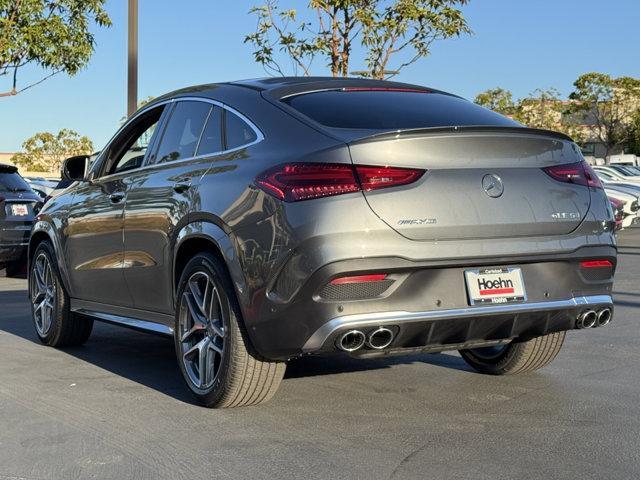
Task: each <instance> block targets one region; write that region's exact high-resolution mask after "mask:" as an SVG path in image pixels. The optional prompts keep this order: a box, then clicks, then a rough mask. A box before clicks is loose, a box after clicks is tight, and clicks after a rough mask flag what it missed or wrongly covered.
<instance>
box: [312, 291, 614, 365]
mask: <svg viewBox="0 0 640 480" xmlns="http://www.w3.org/2000/svg"><path fill="white" fill-rule="evenodd" d="M605 308H608V309H610V310H613V299H612V298H611V296H610V295H592V296H586V297H575V298H570V299H567V300H556V301H547V302H532V303H521V304H507V305H504V304H503V305H490V306H476V307H468V308H460V309H450V310H441V311H433V310H432V311H424V312H380V313H370V314H362V315H346V316H344V317H338V318H334V319H333V320H331V321H329V322H327V323H326V324H324V325H323V326H322V327H320V328H319V329H318V330H316V331H315V332H314V334H313V335H311V337H310V338H309V340H307V342H306V343H305V344H304V346H303V348H302V350H303V352H305V353H312V352H313V353H315V352H320V351H332V350H335V349H336V343H337V340H338V339H339V338H340V337H341V336H342V334H343V333H346V332H348V331H351V330H357V331H361V332H363V333H364V335H365V337H368V336H369V334H370V333H371V332H373V331H374V330H376V329H378V328H380V327H385V328H388V329H390V330H391V331H392V332H394V338H393V341H392V342H391V344H390V345H389V347H387V348H385V349H384V350H381V351H379V352H377V351H375V350H372V349H368V348H367V347H366V346H365V347H363V348H362V349H361V350H358V352H357V353H356V354H358V353H359V354H365V355H366V354H374V353H392V352H393V351H394V350H396V349H403V350H405V349H412V350H419V351H442V350H449V349H460V348H469V347H470V346H477V345H486V344H490V343H493V342H499V341H503V340H509V339H513V338H522V337H537V336H541V335H546V334H549V333H553V332H559V331H564V330H571V329H573V328H576V320H577V318H578V316H579V315H580V314H581V313H583V312H585V311H588V310H594V311H596V312H598V311H601V310H603V309H605Z"/></svg>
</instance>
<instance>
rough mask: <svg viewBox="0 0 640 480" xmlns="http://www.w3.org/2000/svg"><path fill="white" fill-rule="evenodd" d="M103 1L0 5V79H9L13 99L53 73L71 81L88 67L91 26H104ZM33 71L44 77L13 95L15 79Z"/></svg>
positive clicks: (2, 0) (7, 1) (1, 0)
mask: <svg viewBox="0 0 640 480" xmlns="http://www.w3.org/2000/svg"><path fill="white" fill-rule="evenodd" d="M105 1H106V0H0V77H2V76H10V77H11V78H12V80H11V83H12V89H11V90H10V91H9V92H7V93H5V94H0V96H5V95H15V94H17V93H19V92H21V91H23V90H26V89H27V88H30V87H32V86H34V85H36V84H38V83H40V82H41V81H43V80H45V79H46V78H49V77H50V76H52V75H55V74H57V73H59V72H66V73H67V74H69V75H74V74H75V73H77V72H78V71H79V70H80V69H82V68H83V67H84V66H85V65H86V64H87V63H88V61H89V59H90V57H91V55H92V53H93V50H94V45H95V41H94V36H93V34H92V33H91V32H90V30H89V27H90V26H91V25H92V24H93V23H95V24H97V25H99V26H110V25H111V20H110V19H109V16H108V15H107V13H106V11H105V10H104V9H103V5H104V3H105ZM30 64H31V65H35V66H37V67H39V68H41V69H43V70H45V71H47V72H48V74H47V75H46V76H45V77H44V78H43V79H42V80H40V81H38V82H35V83H34V84H31V85H27V86H24V87H22V88H20V89H18V87H17V84H18V73H19V71H20V69H21V68H23V67H24V66H26V65H30Z"/></svg>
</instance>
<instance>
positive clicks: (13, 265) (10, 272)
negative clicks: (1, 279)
mask: <svg viewBox="0 0 640 480" xmlns="http://www.w3.org/2000/svg"><path fill="white" fill-rule="evenodd" d="M25 262H26V260H25V259H20V260H16V261H14V262H10V263H7V264H6V265H5V266H4V271H5V274H6V275H7V277H10V278H15V277H18V276H20V275H21V274H22V272H23V271H24V264H25Z"/></svg>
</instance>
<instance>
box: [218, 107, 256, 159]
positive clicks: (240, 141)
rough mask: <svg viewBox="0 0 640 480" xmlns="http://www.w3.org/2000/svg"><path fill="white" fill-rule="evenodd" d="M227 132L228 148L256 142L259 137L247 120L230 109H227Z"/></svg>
mask: <svg viewBox="0 0 640 480" xmlns="http://www.w3.org/2000/svg"><path fill="white" fill-rule="evenodd" d="M225 133H226V140H227V142H226V144H227V148H226V149H227V150H231V149H232V148H237V147H241V146H243V145H247V144H248V143H252V142H255V141H256V140H257V138H258V137H257V136H256V132H254V131H253V128H251V127H250V126H249V125H248V124H247V122H245V121H244V120H242V119H241V118H240V117H239V116H237V115H235V114H234V113H231V112H230V111H228V110H225Z"/></svg>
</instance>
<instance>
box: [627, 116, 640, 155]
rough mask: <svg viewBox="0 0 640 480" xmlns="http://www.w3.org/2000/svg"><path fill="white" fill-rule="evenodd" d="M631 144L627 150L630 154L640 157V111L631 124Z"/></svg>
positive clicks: (629, 143)
mask: <svg viewBox="0 0 640 480" xmlns="http://www.w3.org/2000/svg"><path fill="white" fill-rule="evenodd" d="M629 127H630V132H629V142H628V143H627V148H628V149H629V153H633V154H634V155H637V156H639V157H640V109H639V110H637V111H636V113H635V114H634V115H633V119H632V121H631V124H630V126H629Z"/></svg>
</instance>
